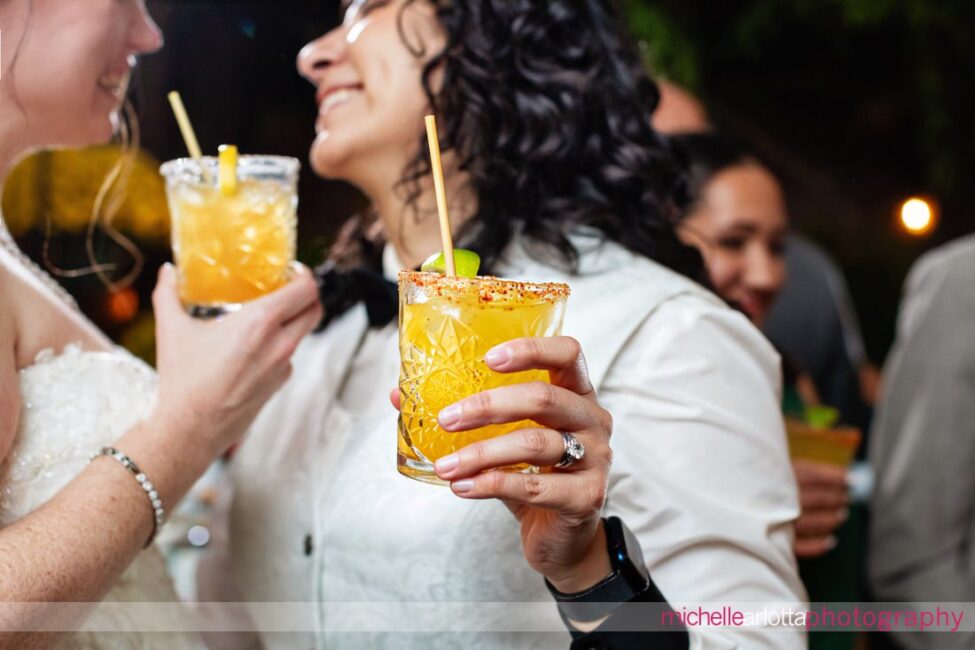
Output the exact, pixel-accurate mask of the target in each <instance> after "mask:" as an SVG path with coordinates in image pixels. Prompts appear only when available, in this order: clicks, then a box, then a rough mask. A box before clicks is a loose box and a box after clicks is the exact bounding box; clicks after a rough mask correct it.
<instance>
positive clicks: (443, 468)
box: [436, 454, 460, 474]
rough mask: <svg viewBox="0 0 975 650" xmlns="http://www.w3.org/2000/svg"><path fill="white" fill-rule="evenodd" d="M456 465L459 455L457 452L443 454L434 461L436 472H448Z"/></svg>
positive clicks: (458, 462) (458, 461) (458, 463)
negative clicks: (447, 454)
mask: <svg viewBox="0 0 975 650" xmlns="http://www.w3.org/2000/svg"><path fill="white" fill-rule="evenodd" d="M458 465H460V456H458V455H457V454H450V455H449V456H444V457H443V458H441V459H440V460H438V461H437V462H436V466H437V473H438V474H447V473H450V472H452V471H454V470H455V469H457V466H458Z"/></svg>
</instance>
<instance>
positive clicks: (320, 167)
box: [308, 131, 349, 180]
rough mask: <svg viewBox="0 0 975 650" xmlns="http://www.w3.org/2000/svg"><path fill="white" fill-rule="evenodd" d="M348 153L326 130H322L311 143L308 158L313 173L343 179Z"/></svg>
mask: <svg viewBox="0 0 975 650" xmlns="http://www.w3.org/2000/svg"><path fill="white" fill-rule="evenodd" d="M348 158H349V157H348V155H346V154H345V153H344V152H343V151H342V147H341V146H339V143H337V142H336V141H335V139H334V138H333V137H331V135H330V134H329V133H328V132H327V131H322V132H321V133H319V134H318V137H316V138H315V142H314V143H312V145H311V151H310V152H309V155H308V159H309V162H311V168H312V169H313V170H314V171H315V174H317V175H318V176H320V177H322V178H328V179H333V180H345V175H344V173H343V172H344V171H345V170H346V167H347V164H346V163H347V160H348Z"/></svg>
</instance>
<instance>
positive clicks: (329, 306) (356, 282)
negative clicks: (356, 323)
mask: <svg viewBox="0 0 975 650" xmlns="http://www.w3.org/2000/svg"><path fill="white" fill-rule="evenodd" d="M315 279H316V280H317V281H318V295H319V296H320V297H321V301H322V306H323V307H324V309H325V317H324V319H322V322H321V323H320V324H319V326H318V330H317V331H319V332H321V331H322V330H324V329H325V328H326V327H328V325H329V324H330V323H331V322H332V321H333V320H335V319H336V318H338V317H339V316H341V315H342V314H344V313H345V312H347V311H349V310H350V309H351V308H352V307H354V306H356V305H357V304H358V303H360V302H363V303H365V305H366V315H367V316H368V317H369V327H385V326H387V325H389V324H390V323H391V322H393V319H394V318H396V315H397V313H398V312H399V294H398V291H397V287H396V283H395V282H391V281H389V280H387V279H386V278H385V277H384V276H383V274H382V273H379V272H378V271H375V270H373V269H370V268H367V267H357V268H353V269H350V270H347V271H346V270H340V269H337V268H336V267H335V265H334V264H333V263H332V262H326V263H325V264H323V265H321V266H319V267H318V268H317V269H315Z"/></svg>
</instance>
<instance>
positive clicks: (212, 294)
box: [160, 156, 300, 318]
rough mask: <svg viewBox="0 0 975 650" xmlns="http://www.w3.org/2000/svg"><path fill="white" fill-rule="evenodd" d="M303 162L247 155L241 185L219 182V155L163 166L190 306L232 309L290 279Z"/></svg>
mask: <svg viewBox="0 0 975 650" xmlns="http://www.w3.org/2000/svg"><path fill="white" fill-rule="evenodd" d="M204 167H205V169H206V173H204V169H203V168H204ZM299 168H300V164H299V162H298V161H297V160H296V159H294V158H285V157H279V156H241V157H240V160H239V164H238V165H237V170H236V176H237V183H236V187H235V188H234V191H233V192H227V191H225V190H224V188H221V187H220V186H219V183H218V178H219V170H218V161H217V159H216V158H202V159H201V160H199V161H198V160H194V159H190V158H184V159H180V160H173V161H171V162H168V163H166V164H164V165H163V166H162V169H161V170H160V171H161V173H162V175H163V176H164V177H165V178H166V194H167V197H168V200H169V207H170V213H171V215H172V233H173V255H174V257H175V260H176V265H177V268H178V270H179V293H180V299H181V300H182V302H183V305H184V306H185V307H186V309H187V310H188V311H189V312H190V313H191V314H193V315H194V316H198V317H204V318H206V317H215V316H220V315H223V314H226V313H229V312H233V311H236V310H238V309H239V308H240V306H241V304H243V303H245V302H247V301H249V300H253V299H255V298H259V297H261V296H263V295H265V294H267V293H270V292H272V291H274V290H275V289H278V288H280V287H281V286H283V285H284V284H286V283H287V282H288V279H289V276H290V273H291V267H292V264H293V262H294V260H295V248H296V230H297V217H296V212H297V207H298V193H297V184H298V170H299Z"/></svg>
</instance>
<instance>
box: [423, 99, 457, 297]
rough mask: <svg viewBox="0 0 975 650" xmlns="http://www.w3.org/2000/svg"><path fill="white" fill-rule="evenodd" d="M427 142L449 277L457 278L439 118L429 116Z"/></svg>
mask: <svg viewBox="0 0 975 650" xmlns="http://www.w3.org/2000/svg"><path fill="white" fill-rule="evenodd" d="M426 123H427V141H428V142H429V143H430V163H431V166H432V169H433V186H434V188H435V189H436V190H437V212H438V213H439V214H440V240H441V242H442V243H443V256H444V261H445V262H446V263H447V275H448V276H449V277H451V278H455V277H457V268H456V267H455V265H454V239H453V237H452V236H451V234H450V213H449V212H447V189H446V188H445V187H444V181H443V163H442V162H441V161H440V138H439V137H437V118H435V117H434V116H433V115H427V117H426Z"/></svg>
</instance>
